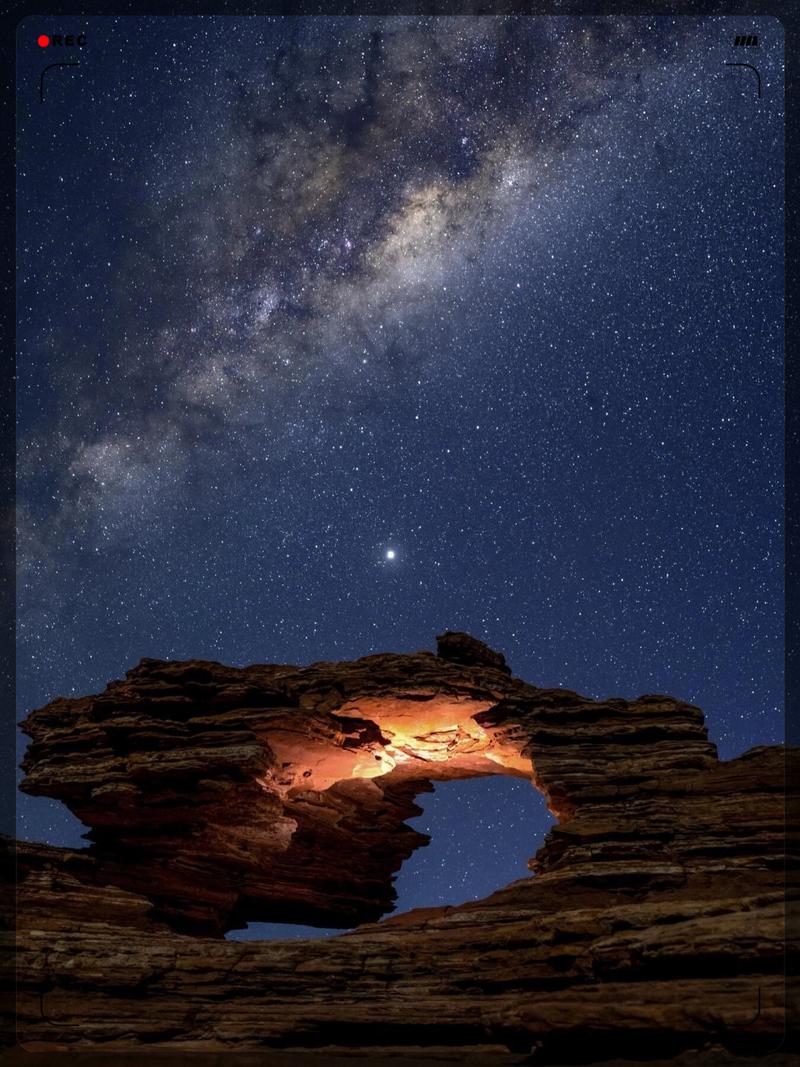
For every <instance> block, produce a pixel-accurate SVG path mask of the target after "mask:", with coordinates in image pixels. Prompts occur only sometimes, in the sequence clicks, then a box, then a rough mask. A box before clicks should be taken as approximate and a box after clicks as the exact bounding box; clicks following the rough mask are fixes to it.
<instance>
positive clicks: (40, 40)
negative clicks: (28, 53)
mask: <svg viewBox="0 0 800 1067" xmlns="http://www.w3.org/2000/svg"><path fill="white" fill-rule="evenodd" d="M36 43H37V44H38V45H39V47H40V48H47V46H48V45H49V44H50V38H49V37H48V36H47V34H46V33H43V34H41V35H40V36H39V37H37V38H36Z"/></svg>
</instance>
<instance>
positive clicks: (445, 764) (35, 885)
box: [18, 634, 785, 1062]
mask: <svg viewBox="0 0 800 1067" xmlns="http://www.w3.org/2000/svg"><path fill="white" fill-rule="evenodd" d="M24 728H25V729H26V731H27V732H28V733H29V735H30V736H31V738H32V743H31V745H30V747H29V750H28V753H27V755H26V758H25V762H24V765H23V766H24V769H25V771H26V778H25V780H24V783H23V788H24V789H26V790H27V791H28V792H31V793H37V794H41V795H46V796H51V797H57V798H59V799H61V800H63V801H64V802H65V803H67V804H68V806H69V807H70V808H71V809H72V810H73V811H74V812H75V814H76V815H77V816H78V817H79V818H80V819H81V820H82V821H83V822H84V823H86V824H87V825H88V826H89V827H91V844H90V847H89V848H88V849H87V850H85V851H70V850H65V849H56V848H52V847H48V846H42V845H32V844H27V843H19V845H18V877H19V885H20V909H19V915H18V948H19V963H18V969H19V1034H20V1039H21V1041H22V1042H23V1044H25V1045H26V1047H28V1048H29V1049H31V1050H32V1051H35V1050H37V1049H45V1050H56V1049H59V1048H64V1049H75V1048H79V1047H83V1046H89V1047H103V1048H106V1049H109V1048H110V1049H117V1050H126V1049H141V1048H143V1047H146V1048H171V1049H174V1048H178V1049H182V1050H187V1051H192V1050H197V1051H199V1050H203V1051H208V1050H217V1049H219V1050H226V1049H237V1050H251V1049H252V1050H255V1049H264V1048H275V1049H297V1050H301V1049H305V1050H311V1049H319V1048H322V1047H328V1046H332V1047H340V1048H350V1049H353V1048H362V1049H363V1048H367V1047H369V1048H372V1047H379V1048H383V1049H384V1050H386V1049H389V1048H394V1049H398V1048H399V1049H407V1050H410V1049H417V1050H419V1049H420V1048H428V1049H431V1048H441V1047H447V1048H450V1049H451V1050H457V1049H461V1050H468V1049H469V1050H472V1052H473V1053H475V1052H476V1050H481V1049H483V1050H485V1053H486V1055H487V1056H489V1057H490V1058H491V1056H492V1055H496V1056H498V1057H499V1056H501V1054H502V1055H504V1056H507V1055H508V1054H509V1050H511V1052H519V1054H520V1055H523V1054H524V1055H527V1054H528V1053H529V1052H530V1051H531V1050H534V1051H535V1052H536V1053H537V1056H538V1057H539V1058H540V1060H541V1061H542V1062H555V1061H556V1060H562V1061H563V1060H565V1059H566V1060H570V1059H571V1060H575V1061H577V1060H580V1059H581V1058H583V1060H584V1062H599V1061H601V1060H602V1059H610V1058H612V1057H614V1056H619V1055H622V1056H632V1057H637V1056H640V1057H648V1058H649V1057H652V1051H653V1048H654V1043H655V1045H657V1047H658V1050H659V1054H661V1055H662V1056H664V1057H667V1058H669V1057H672V1056H680V1055H682V1054H684V1053H685V1052H686V1050H689V1049H695V1048H702V1047H704V1046H709V1045H710V1046H713V1047H719V1048H723V1049H727V1050H728V1051H729V1052H730V1053H731V1054H738V1053H742V1054H744V1053H758V1054H766V1052H767V1051H769V1049H770V1048H772V1047H774V1046H776V1045H777V1044H778V1043H779V1042H780V1039H781V1034H782V1030H783V1025H784V1002H783V998H784V976H783V970H784V962H785V958H784V940H785V939H784V927H783V915H784V889H785V887H784V827H783V824H784V752H783V750H782V749H780V748H778V747H775V748H757V749H753V750H751V751H750V752H748V753H746V754H745V755H744V756H741V757H739V758H738V759H736V760H732V761H729V762H727V763H723V762H720V761H719V760H718V759H717V755H716V750H715V748H714V746H713V745H712V744H711V743H710V742H709V740H708V737H707V733H706V729H705V725H704V722H703V715H702V712H701V711H700V710H699V709H698V708H696V707H693V706H692V705H690V704H686V703H684V702H681V701H678V700H674V699H672V698H669V697H664V696H643V697H639V698H638V699H637V700H633V701H626V700H623V699H621V698H614V699H608V700H603V701H594V700H590V699H588V698H585V697H582V696H580V695H579V694H577V693H573V692H570V691H568V690H562V689H542V688H537V687H535V686H532V685H529V684H527V683H526V682H523V681H522V680H520V679H517V678H515V677H514V676H513V675H512V674H511V673H510V671H509V669H508V667H507V665H506V663H505V660H504V659H503V657H502V656H501V655H499V654H498V653H496V652H493V651H492V650H490V649H488V648H486V647H485V646H484V645H482V644H481V643H480V642H478V641H476V640H475V639H474V638H470V637H468V636H467V635H459V634H447V635H443V637H441V638H440V639H439V642H438V648H437V654H436V655H434V654H432V653H429V652H419V653H414V654H409V655H388V654H387V655H377V656H368V657H366V658H364V659H361V660H357V661H355V662H349V663H317V664H312V665H311V666H310V667H305V668H296V667H287V666H277V665H256V666H251V667H245V668H231V667H225V666H223V665H221V664H218V663H209V662H198V661H192V662H188V663H172V662H162V661H154V660H144V661H142V663H140V664H139V666H138V667H136V668H134V669H133V670H132V671H129V672H128V674H127V675H126V678H125V679H124V680H123V681H119V682H112V683H111V684H110V685H109V686H108V687H107V689H106V690H105V692H104V693H102V694H100V695H98V696H93V697H84V698H80V699H77V700H75V699H70V700H67V699H59V700H55V701H53V702H52V703H51V704H49V705H47V707H45V708H42V709H40V710H38V711H36V712H33V713H32V714H31V715H30V716H29V718H28V719H27V720H26V722H25V724H24ZM484 774H513V775H517V776H524V777H528V778H530V780H531V781H532V783H533V784H534V785H535V786H536V787H537V788H538V789H540V790H541V791H542V792H543V793H544V795H545V797H546V799H547V801H548V804H549V805H550V807H551V810H552V811H553V813H554V814H555V815H556V816H557V818H558V823H557V825H556V826H555V827H554V828H553V830H552V831H551V833H550V834H549V835H548V837H547V839H546V841H545V844H544V845H543V847H542V848H541V849H540V850H539V851H538V852H537V854H536V856H535V857H533V859H532V860H531V868H532V871H533V875H532V876H531V877H530V878H526V879H523V880H521V881H518V882H515V883H513V884H512V885H510V886H508V887H507V888H505V889H503V890H500V891H499V892H497V893H495V894H494V895H493V896H491V897H489V898H488V899H486V900H483V901H478V902H474V903H470V904H465V905H462V906H460V907H450V908H436V909H424V910H421V911H416V912H411V913H409V914H406V915H399V916H397V917H396V918H389V919H385V920H383V921H381V922H377V921H376V920H378V919H379V918H380V917H381V916H382V915H384V914H385V913H386V912H387V911H389V910H390V909H391V907H392V901H393V895H394V894H393V889H392V876H393V874H394V873H395V872H396V871H397V869H398V868H399V866H400V865H401V863H402V862H403V860H404V859H405V858H406V857H407V856H408V855H409V854H410V853H411V852H412V851H413V849H414V848H416V847H418V846H419V845H422V844H424V843H425V841H426V838H425V835H422V834H419V833H417V832H416V831H414V830H412V829H411V828H410V827H408V826H407V825H405V820H406V819H407V818H409V816H410V815H413V814H415V813H416V812H417V811H418V810H419V809H418V808H417V807H416V805H415V803H414V801H415V797H416V796H417V795H418V794H419V793H420V792H423V791H425V790H428V789H430V788H431V783H434V782H435V781H437V780H443V779H448V778H457V777H471V776H475V775H484ZM254 920H267V921H290V922H297V923H310V924H319V925H330V926H334V925H335V926H342V927H347V926H356V925H357V929H355V930H353V931H352V932H349V933H346V934H343V935H341V936H338V937H334V938H330V939H326V940H323V941H313V942H307V941H293V942H268V943H254V942H247V943H236V942H228V941H225V940H222V939H221V934H222V933H223V932H224V931H225V930H228V929H231V928H232V927H235V926H237V925H241V924H243V923H245V922H249V921H254ZM587 1050H588V1059H587ZM498 1062H499V1060H498ZM503 1062H507V1061H506V1060H503Z"/></svg>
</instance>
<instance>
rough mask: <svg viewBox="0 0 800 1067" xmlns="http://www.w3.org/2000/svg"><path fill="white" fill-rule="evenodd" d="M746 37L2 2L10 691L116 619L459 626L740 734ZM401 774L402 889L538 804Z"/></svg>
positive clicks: (437, 897) (774, 311)
mask: <svg viewBox="0 0 800 1067" xmlns="http://www.w3.org/2000/svg"><path fill="white" fill-rule="evenodd" d="M69 32H72V33H80V32H85V33H86V35H87V44H86V47H85V48H82V49H77V48H75V49H71V50H68V49H66V48H61V49H60V50H59V49H57V48H56V47H55V46H51V47H50V48H48V49H46V50H43V49H41V48H39V46H38V45H37V43H36V38H37V36H38V35H39V34H41V33H48V34H51V35H52V34H54V33H69ZM736 33H757V34H758V35H759V47H758V49H747V50H745V49H741V48H734V47H732V45H733V38H734V35H735V34H736ZM782 50H783V42H782V30H781V27H780V24H779V23H778V22H777V21H775V20H771V19H745V20H742V19H729V18H707V19H694V18H679V19H666V18H664V19H646V18H641V19H627V18H626V19H623V18H609V19H570V18H514V19H505V18H494V17H482V18H477V17H466V18H460V17H459V18H453V17H443V18H438V19H431V18H400V17H397V18H394V17H393V18H383V17H381V18H327V17H326V18H313V19H295V18H280V19H269V18H170V19H155V18H148V19H137V18H89V19H86V20H82V21H81V20H72V21H70V22H69V25H67V24H66V23H62V24H60V25H58V26H56V25H54V24H53V23H52V21H50V20H45V19H39V18H36V19H27V20H25V21H24V22H23V23H22V24H21V26H20V28H19V31H18V59H19V105H18V117H19V143H18V173H19V189H18V192H19V208H18V249H17V254H18V315H19V325H18V363H17V368H18V414H19V438H18V441H19V480H18V505H19V524H20V540H19V549H18V552H19V568H20V569H19V582H18V626H19V645H18V709H17V712H18V717H19V718H22V717H23V716H24V715H25V714H26V713H27V712H28V711H29V710H30V709H31V708H33V707H38V706H40V705H42V704H44V703H45V702H47V701H48V700H50V699H52V698H53V697H55V696H58V695H79V694H84V693H89V692H97V691H98V690H100V689H102V688H103V687H104V686H105V684H106V683H107V682H108V681H109V680H110V679H112V678H118V677H120V676H121V675H122V673H123V672H124V671H125V669H127V668H128V667H130V666H132V665H134V664H135V663H136V662H138V660H139V659H140V658H141V657H142V656H153V657H161V658H169V659H183V658H189V657H194V658H208V659H218V660H221V661H223V662H226V663H233V664H247V663H253V662H286V663H297V664H300V663H307V662H311V661H314V660H318V659H346V658H353V657H357V656H362V655H367V654H369V653H372V652H377V651H398V652H402V651H415V650H417V649H420V648H428V649H433V648H434V647H435V642H434V638H435V635H436V634H437V633H441V632H442V631H443V630H445V629H458V630H466V631H469V632H470V633H473V634H475V635H476V636H477V637H480V638H481V639H483V640H485V641H487V642H488V643H489V644H490V645H491V646H492V647H493V648H497V649H499V650H501V651H503V652H504V653H505V655H506V657H507V659H508V661H509V663H510V664H511V666H512V667H513V669H514V672H515V673H516V674H518V675H519V676H521V677H523V678H525V679H526V680H527V681H530V682H532V683H534V684H537V685H543V686H552V685H564V686H566V687H568V688H571V689H576V690H578V691H579V692H583V693H586V694H589V695H591V696H595V697H605V696H612V695H616V696H624V697H635V696H637V695H639V694H641V693H647V692H666V693H670V694H673V695H675V696H678V697H681V698H683V699H686V700H689V701H691V702H693V703H697V704H699V705H700V706H701V707H703V708H704V710H705V712H706V715H707V722H708V725H709V730H710V734H711V738H712V740H714V741H715V742H716V743H717V744H718V746H719V750H720V754H721V755H722V756H723V757H724V758H730V757H731V756H734V755H736V754H738V753H740V752H742V751H744V750H745V749H747V748H748V747H750V746H752V745H756V744H771V743H775V742H778V741H780V740H781V739H782V736H783V543H782V524H783V504H782V498H783V480H782V479H783V472H782V456H783V421H782V420H783V415H782V408H783V337H782V307H783V295H782V293H783V87H782V77H783V74H782ZM754 57H755V58H754ZM69 60H72V61H73V62H74V61H76V60H78V61H80V67H79V68H75V69H73V70H68V69H65V68H60V69H58V70H54V71H51V72H49V73H48V75H47V81H46V85H45V100H44V103H41V104H40V102H39V73H40V71H41V69H42V67H43V66H46V65H47V63H49V62H57V61H69ZM736 61H739V62H742V61H746V62H751V63H754V64H755V65H757V66H758V69H759V71H760V73H761V77H762V82H763V90H762V97H761V98H760V99H759V98H758V96H757V92H756V79H755V75H754V73H753V72H752V71H749V70H747V69H745V68H733V67H728V66H725V63H726V62H736ZM24 745H25V738H24V737H22V736H21V737H20V747H19V753H20V757H21V754H22V752H23V751H24ZM422 802H423V804H424V806H425V815H424V816H423V817H422V818H421V819H420V820H418V821H417V822H416V823H415V825H418V826H419V827H420V828H422V829H427V830H428V831H429V832H432V833H433V835H434V841H433V842H432V844H431V845H430V846H429V848H428V849H423V850H421V851H420V852H418V853H417V854H416V855H415V856H414V857H413V858H412V859H411V860H410V861H409V862H408V864H407V866H406V868H404V870H403V872H401V875H400V879H399V882H398V889H399V893H400V900H399V905H398V906H399V908H400V909H401V910H402V909H405V908H408V907H412V906H416V905H420V904H438V903H446V902H457V901H461V900H465V899H469V898H470V897H475V896H481V895H484V894H485V893H487V892H489V891H491V890H492V889H493V888H496V887H498V886H500V885H503V884H505V883H506V882H508V881H510V880H511V879H513V878H518V877H522V876H524V875H525V873H526V868H525V860H526V859H527V858H528V857H529V856H530V855H532V854H533V852H534V851H535V849H536V847H537V843H538V842H539V841H540V840H541V836H542V834H543V833H544V831H545V829H546V827H547V825H548V824H549V817H548V816H547V815H546V812H545V809H544V805H543V803H542V801H541V798H540V797H539V796H538V794H536V792H535V791H534V790H533V789H532V788H531V787H530V786H528V784H527V783H526V782H521V781H519V780H513V779H504V778H493V779H487V780H476V781H470V782H466V783H448V784H446V785H442V786H440V787H439V788H438V790H437V793H436V794H435V795H434V796H433V797H430V796H425V797H423V798H422ZM18 818H19V833H20V836H22V837H24V838H29V839H34V840H46V841H50V842H53V843H56V844H70V845H78V844H81V839H80V833H81V832H82V828H81V826H80V824H79V823H78V822H77V820H76V819H74V818H73V817H72V816H71V815H70V814H69V813H68V812H67V811H66V809H65V808H64V807H63V806H62V805H60V804H57V803H55V802H50V801H47V800H45V799H40V798H29V797H24V796H20V798H19V804H18Z"/></svg>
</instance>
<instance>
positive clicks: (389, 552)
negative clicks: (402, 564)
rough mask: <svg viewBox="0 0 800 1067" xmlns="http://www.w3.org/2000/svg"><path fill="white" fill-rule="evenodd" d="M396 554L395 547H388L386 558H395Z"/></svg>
mask: <svg viewBox="0 0 800 1067" xmlns="http://www.w3.org/2000/svg"><path fill="white" fill-rule="evenodd" d="M396 555H397V553H396V552H395V550H394V549H393V548H387V549H386V558H387V559H394V558H395V556H396Z"/></svg>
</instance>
